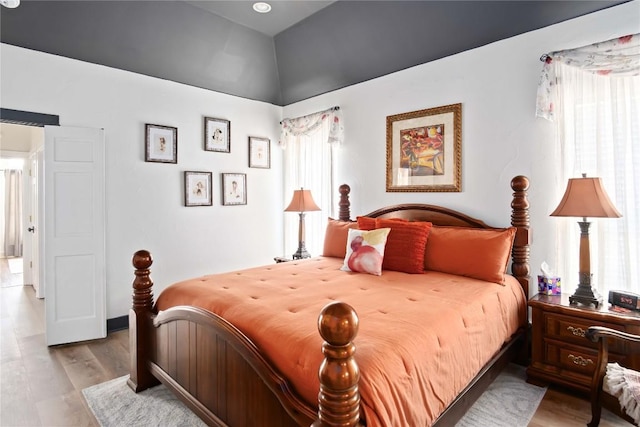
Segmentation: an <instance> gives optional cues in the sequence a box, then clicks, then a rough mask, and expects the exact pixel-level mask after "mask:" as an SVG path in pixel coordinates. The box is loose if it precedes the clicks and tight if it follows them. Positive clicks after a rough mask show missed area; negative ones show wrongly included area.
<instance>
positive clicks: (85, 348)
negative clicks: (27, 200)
mask: <svg viewBox="0 0 640 427" xmlns="http://www.w3.org/2000/svg"><path fill="white" fill-rule="evenodd" d="M0 267H1V268H2V278H3V280H4V279H5V277H6V276H5V268H6V267H7V264H6V260H0ZM0 325H1V328H0V426H3V427H13V426H16V427H17V426H97V422H96V421H95V419H94V418H93V416H92V415H91V412H90V411H89V409H88V407H87V405H86V403H85V401H84V398H83V397H82V393H81V391H82V389H84V388H86V387H89V386H91V385H94V384H98V383H101V382H104V381H107V380H110V379H113V378H117V377H120V376H123V375H127V374H128V363H129V350H128V349H129V341H128V340H129V335H128V331H126V330H125V331H118V332H114V333H111V334H109V336H108V337H107V338H106V339H103V340H97V341H90V342H82V343H78V344H70V345H64V346H55V347H51V348H48V347H47V346H46V344H45V338H44V300H39V299H36V298H35V293H34V291H33V288H32V287H31V286H13V287H5V288H2V287H0ZM496 415H497V416H499V414H496ZM589 420H590V409H589V403H588V402H587V401H586V400H585V399H583V398H580V397H577V396H573V395H571V394H568V393H566V392H563V391H560V390H555V389H549V390H548V391H547V393H546V394H545V397H544V399H543V400H542V402H541V404H540V406H539V407H538V410H537V412H536V414H535V416H534V417H533V419H532V421H531V423H530V424H529V426H530V427H554V426H558V427H564V426H567V427H572V426H582V427H584V426H585V425H586V423H587V422H588V421H589ZM600 425H601V426H602V427H612V426H616V427H617V426H629V425H630V424H628V423H625V422H624V421H622V420H620V419H618V418H616V417H615V416H614V415H611V414H610V413H605V414H604V416H603V421H602V422H601V423H600ZM482 427H484V426H482Z"/></svg>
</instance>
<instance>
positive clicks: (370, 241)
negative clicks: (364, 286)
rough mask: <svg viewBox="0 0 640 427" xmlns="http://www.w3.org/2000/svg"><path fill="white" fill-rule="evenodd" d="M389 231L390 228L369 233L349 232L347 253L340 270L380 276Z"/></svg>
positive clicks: (361, 231)
mask: <svg viewBox="0 0 640 427" xmlns="http://www.w3.org/2000/svg"><path fill="white" fill-rule="evenodd" d="M389 231H391V229H390V228H380V229H377V230H371V231H365V230H354V229H351V230H349V236H348V238H347V253H346V255H345V257H344V264H343V265H342V267H341V268H340V269H341V270H344V271H355V272H359V273H368V274H373V275H375V276H380V275H381V274H382V260H383V259H384V247H385V244H386V242H387V236H388V235H389Z"/></svg>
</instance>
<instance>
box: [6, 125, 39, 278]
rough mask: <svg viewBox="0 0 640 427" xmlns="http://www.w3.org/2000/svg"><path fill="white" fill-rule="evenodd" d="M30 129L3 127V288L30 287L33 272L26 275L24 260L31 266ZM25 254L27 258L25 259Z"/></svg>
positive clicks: (24, 127)
mask: <svg viewBox="0 0 640 427" xmlns="http://www.w3.org/2000/svg"><path fill="white" fill-rule="evenodd" d="M33 136H37V133H34V132H33V131H32V130H31V129H30V128H29V127H27V126H18V125H11V124H0V138H1V141H2V150H1V151H0V260H2V267H3V268H2V271H3V277H2V287H8V286H22V285H23V284H25V283H28V284H31V275H30V274H29V273H30V272H27V274H26V275H25V274H24V265H23V263H24V260H26V261H27V262H29V265H30V263H31V257H30V255H31V250H32V249H31V248H32V247H33V245H32V239H31V236H30V235H28V233H27V234H26V235H25V232H26V227H25V221H28V218H29V212H30V211H31V205H30V199H29V198H28V197H29V191H28V190H29V188H27V189H26V190H27V191H25V183H27V184H29V183H30V180H29V173H28V171H29V162H28V156H29V151H30V150H31V142H32V137H33ZM25 250H26V251H28V254H27V256H26V257H25V258H23V257H24V256H25V253H24V252H25Z"/></svg>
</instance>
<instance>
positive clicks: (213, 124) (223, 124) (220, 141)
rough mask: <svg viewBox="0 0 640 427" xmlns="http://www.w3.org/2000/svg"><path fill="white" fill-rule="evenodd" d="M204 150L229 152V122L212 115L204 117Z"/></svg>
mask: <svg viewBox="0 0 640 427" xmlns="http://www.w3.org/2000/svg"><path fill="white" fill-rule="evenodd" d="M204 149H205V151H218V152H220V153H230V152H231V122H230V121H229V120H225V119H215V118H213V117H205V118H204Z"/></svg>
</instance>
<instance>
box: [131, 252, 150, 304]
mask: <svg viewBox="0 0 640 427" xmlns="http://www.w3.org/2000/svg"><path fill="white" fill-rule="evenodd" d="M132 263H133V266H134V268H135V272H134V273H135V275H136V277H135V279H134V280H133V307H132V308H133V309H134V310H135V311H140V309H142V310H149V311H150V310H151V307H152V306H153V292H152V291H151V288H152V287H153V281H152V280H151V277H150V274H151V272H150V271H149V267H151V264H153V258H152V257H151V254H150V253H149V251H145V250H140V251H138V252H136V253H135V254H133V261H132Z"/></svg>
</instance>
